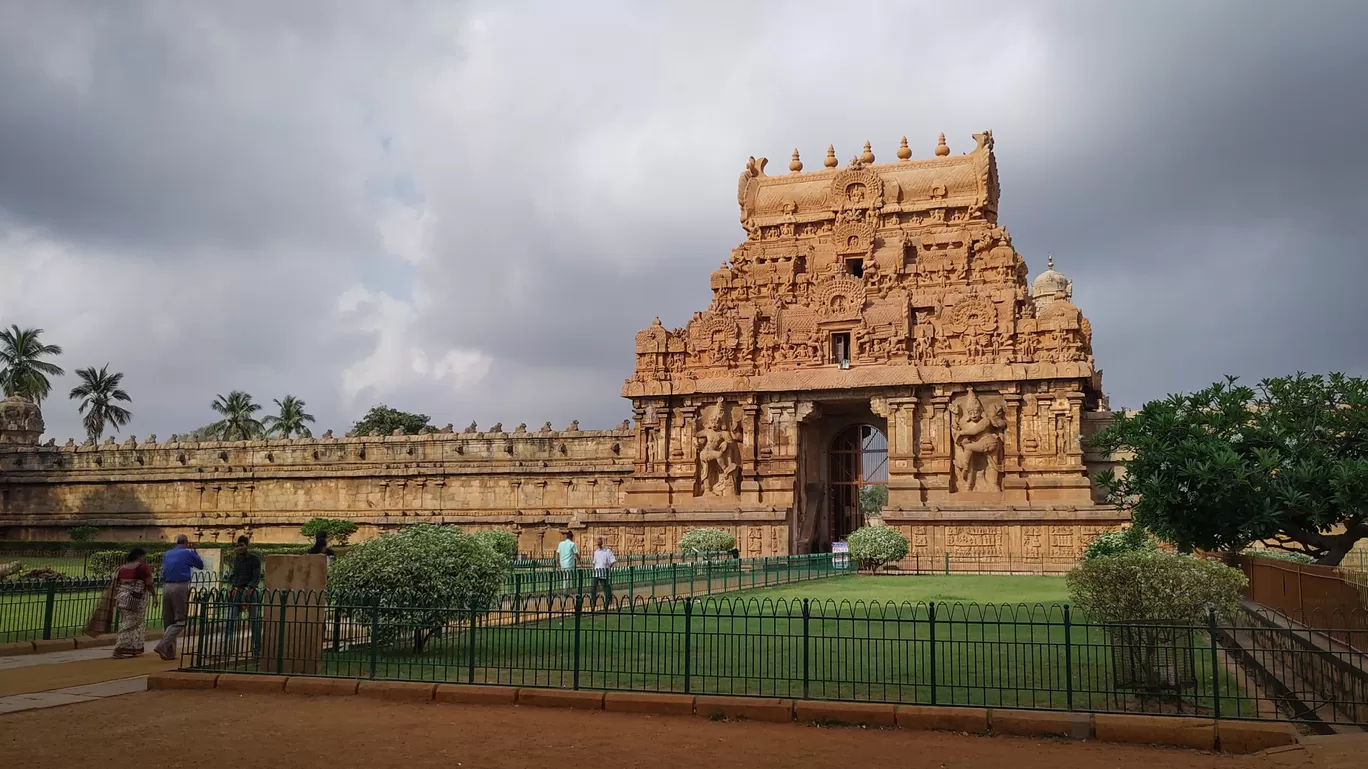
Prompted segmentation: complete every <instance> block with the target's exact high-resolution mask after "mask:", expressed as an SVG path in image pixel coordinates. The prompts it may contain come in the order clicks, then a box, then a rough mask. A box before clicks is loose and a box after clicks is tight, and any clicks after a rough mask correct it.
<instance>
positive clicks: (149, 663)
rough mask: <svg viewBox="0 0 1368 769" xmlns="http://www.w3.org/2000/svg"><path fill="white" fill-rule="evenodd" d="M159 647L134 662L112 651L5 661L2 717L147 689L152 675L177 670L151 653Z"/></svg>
mask: <svg viewBox="0 0 1368 769" xmlns="http://www.w3.org/2000/svg"><path fill="white" fill-rule="evenodd" d="M155 644H156V642H155V641H149V642H148V644H147V653H146V654H145V655H143V656H142V657H135V658H133V659H114V658H113V657H111V656H110V653H111V650H110V649H109V647H103V648H95V649H73V650H71V651H61V652H51V653H48V654H23V655H18V656H13V657H0V714H3V713H15V712H18V711H21V710H34V709H37V708H50V707H56V706H58V705H71V704H75V703H78V702H90V701H92V700H97V699H102V698H105V697H113V696H116V695H120V694H129V693H131V692H140V691H143V690H145V689H146V688H147V675H148V674H149V673H155V672H159V671H162V670H170V669H172V668H174V667H176V663H175V662H166V661H165V660H162V659H161V658H159V657H158V656H157V655H156V654H155V653H154V652H153V651H152V647H153V646H154V645H155Z"/></svg>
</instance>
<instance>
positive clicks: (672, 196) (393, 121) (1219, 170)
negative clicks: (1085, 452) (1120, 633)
mask: <svg viewBox="0 0 1368 769" xmlns="http://www.w3.org/2000/svg"><path fill="white" fill-rule="evenodd" d="M738 5H739V6H740V7H736V6H738ZM375 8H378V6H375ZM387 8H388V7H387ZM0 13H2V14H4V16H3V22H4V23H0V30H5V31H0V93H4V94H6V98H5V99H3V100H0V169H3V173H0V235H3V234H4V232H5V230H4V227H5V226H6V225H8V227H9V228H10V232H11V233H12V234H11V237H10V245H9V247H8V248H7V249H6V250H4V251H0V254H2V255H3V258H4V259H7V260H15V259H20V258H23V257H24V256H25V255H29V254H38V253H47V252H48V251H50V250H53V249H56V250H58V251H60V252H61V254H62V255H61V256H54V257H51V258H50V259H49V261H47V262H44V264H47V265H49V266H48V267H45V268H43V270H41V271H35V269H23V268H19V269H15V268H13V267H12V266H10V265H0V276H6V275H8V276H12V277H13V278H14V279H15V280H23V281H27V282H28V284H29V288H27V289H19V288H15V287H13V286H11V287H10V288H8V289H7V288H5V287H3V286H0V302H6V303H8V304H0V321H4V322H13V321H12V320H11V319H10V318H11V316H16V317H18V318H20V319H21V322H25V323H28V324H30V325H41V326H44V327H46V328H49V329H50V330H52V331H53V332H54V333H55V332H58V331H60V332H61V333H63V334H65V335H66V336H65V337H64V338H62V339H60V340H54V341H60V342H62V343H64V344H66V346H67V347H68V350H69V355H68V357H69V358H72V359H73V360H72V361H69V362H68V363H69V365H68V368H72V367H74V366H75V365H86V363H85V359H86V358H91V359H93V358H99V360H100V361H101V362H102V361H103V360H104V359H109V360H111V361H113V362H115V365H116V367H122V368H123V369H125V370H127V371H128V372H129V376H130V380H134V379H136V381H137V383H138V392H136V393H135V396H138V397H139V399H140V403H139V408H138V409H136V411H137V421H136V423H135V431H136V432H140V433H141V432H149V431H154V430H155V431H158V432H160V433H162V434H163V435H165V434H167V433H169V432H172V431H181V430H187V429H190V428H193V427H195V426H198V425H199V424H202V423H203V422H205V421H208V418H209V416H210V415H209V414H208V413H207V412H206V411H205V409H204V406H203V404H207V401H208V399H209V398H212V396H213V394H214V393H215V392H220V391H226V390H227V389H230V388H235V387H237V388H244V389H248V390H250V391H252V392H254V393H256V394H257V395H258V399H259V400H264V401H267V402H269V398H271V397H279V396H281V395H283V394H284V393H285V392H291V393H294V394H297V395H301V396H303V397H305V399H306V400H308V401H309V402H310V404H311V406H313V409H314V411H315V413H316V414H318V416H319V417H320V422H322V423H323V425H322V426H324V427H335V428H344V427H345V424H346V423H347V422H348V421H350V420H351V419H354V418H355V417H356V416H357V415H358V412H359V411H360V410H363V409H364V408H365V406H367V405H369V404H370V403H373V402H377V401H381V400H383V401H385V402H387V403H389V404H390V405H393V406H398V407H401V408H411V409H413V410H418V411H424V412H426V413H428V414H431V415H432V416H433V417H434V420H435V421H437V422H438V424H442V423H445V422H455V423H465V422H468V421H469V420H470V419H476V420H478V421H479V422H480V423H481V424H489V423H492V422H493V421H496V420H498V421H502V422H503V423H504V424H505V426H512V425H515V424H517V423H518V422H522V421H526V422H527V423H528V424H529V425H532V426H533V427H535V426H537V425H539V424H540V422H542V421H545V420H551V421H552V422H553V424H556V425H557V426H562V425H563V424H564V423H567V422H568V421H569V420H570V419H575V418H578V419H580V420H581V422H582V423H583V424H584V425H585V426H586V427H591V426H607V425H609V424H613V423H616V422H617V421H619V420H620V419H621V418H622V417H623V416H625V415H626V414H627V404H626V403H625V402H624V401H622V400H621V399H620V398H619V397H618V396H617V392H618V390H619V388H620V386H621V382H622V379H623V377H625V376H627V375H628V374H629V373H630V371H631V367H632V344H633V335H634V333H635V331H636V330H637V329H639V328H641V327H642V326H644V325H646V324H648V323H649V322H650V320H651V318H652V317H653V316H656V315H659V316H661V318H662V320H663V321H664V322H665V323H666V324H667V325H681V324H683V323H685V322H687V320H688V318H689V316H690V314H691V313H692V312H694V311H698V310H702V309H704V308H706V306H707V303H708V301H709V298H710V297H709V291H708V288H707V276H708V273H709V272H710V271H711V270H712V269H714V268H716V267H717V265H718V264H719V263H721V262H722V261H723V260H724V259H726V257H727V255H728V253H729V251H730V249H731V248H732V247H733V246H734V245H736V243H737V242H738V241H739V240H740V238H741V237H742V233H741V230H740V227H739V226H738V224H737V221H736V216H737V214H736V210H735V199H734V196H733V194H732V184H733V183H734V181H735V179H736V174H737V173H739V172H740V169H741V166H742V164H743V162H744V159H745V157H746V156H748V155H767V156H768V157H770V159H771V163H770V172H771V173H782V172H783V169H784V167H785V165H786V164H787V160H788V155H789V152H790V151H791V149H792V148H793V147H794V146H795V145H797V146H798V147H799V148H800V149H801V150H802V153H803V158H804V161H805V163H806V164H807V165H808V167H809V168H816V167H819V166H820V163H821V158H822V155H823V153H824V151H825V148H826V146H827V144H828V143H834V144H835V145H836V147H837V152H838V156H839V157H840V158H841V159H842V160H843V161H844V160H845V159H847V158H848V157H849V156H850V155H852V154H853V153H854V152H856V151H857V150H858V148H859V146H860V145H861V144H862V143H863V141H864V140H866V139H869V140H871V141H872V142H873V143H874V149H875V151H876V153H878V154H879V155H880V157H887V156H889V155H891V154H892V152H893V150H894V148H895V147H896V146H897V145H896V141H897V138H898V137H899V136H902V135H904V134H905V135H907V136H908V138H909V142H910V144H911V146H912V148H913V150H914V152H915V153H916V156H917V157H925V156H927V155H928V154H929V153H930V150H931V148H932V146H934V142H935V136H936V133H938V132H940V131H944V132H945V133H946V135H947V139H948V140H949V142H950V144H951V147H952V149H953V151H955V152H962V151H965V150H967V149H969V147H970V146H972V145H971V140H970V138H969V134H970V133H972V132H974V131H978V130H981V129H984V128H991V129H992V130H993V131H994V134H995V136H996V138H997V142H998V157H999V165H1000V169H1001V176H1002V187H1003V198H1002V206H1001V210H1002V223H1003V224H1005V225H1006V226H1007V227H1008V229H1009V230H1010V231H1011V232H1012V233H1013V236H1014V239H1015V243H1016V245H1017V247H1018V249H1019V250H1020V251H1022V253H1023V254H1024V255H1025V256H1026V258H1027V260H1028V262H1029V264H1030V265H1031V268H1032V275H1033V276H1034V275H1035V274H1038V273H1039V272H1040V271H1041V270H1042V269H1044V262H1045V255H1046V253H1054V254H1055V256H1056V260H1057V266H1058V267H1059V269H1060V270H1061V271H1063V272H1064V273H1065V274H1066V275H1068V276H1069V277H1070V278H1072V279H1074V281H1075V301H1076V303H1077V304H1079V306H1080V307H1082V308H1083V310H1084V312H1085V313H1087V314H1088V316H1089V317H1090V318H1091V320H1092V322H1093V327H1094V329H1095V349H1096V353H1097V359H1098V363H1099V365H1100V366H1102V367H1103V368H1104V369H1105V370H1106V372H1107V378H1106V384H1107V386H1108V389H1109V391H1110V392H1111V393H1112V394H1113V404H1114V405H1129V406H1138V405H1139V404H1140V403H1141V402H1143V401H1144V400H1146V399H1148V398H1153V397H1159V396H1162V395H1163V394H1165V393H1167V392H1169V391H1173V390H1179V389H1192V388H1195V387H1200V386H1202V385H1204V384H1206V383H1209V382H1210V381H1212V380H1213V379H1215V378H1218V377H1219V376H1221V375H1222V374H1224V373H1227V372H1229V373H1238V374H1245V375H1248V376H1251V377H1257V376H1263V375H1270V374H1279V373H1285V372H1290V371H1294V370H1297V369H1307V370H1316V371H1324V370H1331V369H1340V370H1347V371H1352V372H1356V373H1368V343H1364V342H1363V341H1362V340H1361V338H1360V334H1359V331H1358V329H1361V328H1364V327H1368V310H1365V307H1368V304H1366V303H1364V302H1363V301H1362V300H1361V299H1360V297H1359V296H1358V292H1359V290H1360V287H1361V286H1363V285H1365V284H1368V260H1364V259H1363V258H1362V256H1361V251H1362V246H1361V244H1360V240H1361V239H1360V238H1358V237H1356V236H1357V232H1356V228H1355V226H1354V225H1355V224H1356V223H1357V219H1358V217H1360V216H1361V215H1362V213H1361V212H1362V211H1364V210H1365V208H1366V206H1365V204H1368V199H1366V198H1365V192H1364V187H1363V185H1362V183H1361V179H1362V178H1363V177H1364V174H1365V172H1368V163H1365V161H1364V160H1363V158H1362V155H1361V153H1360V152H1359V151H1358V149H1357V147H1356V146H1355V138H1356V136H1357V134H1358V133H1359V132H1361V129H1360V127H1361V126H1362V125H1364V124H1365V120H1368V106H1366V105H1365V100H1363V99H1362V98H1359V97H1358V92H1359V91H1361V90H1362V85H1361V82H1360V81H1361V79H1362V73H1363V72H1364V71H1365V69H1366V68H1368V53H1365V50H1364V49H1365V46H1363V45H1362V44H1361V42H1360V41H1359V40H1358V39H1357V35H1358V34H1359V33H1360V31H1361V30H1362V29H1364V28H1366V27H1368V6H1365V5H1364V4H1361V3H1349V2H1344V3H1330V2H1323V3H1313V4H1309V5H1303V6H1299V7H1295V8H1294V7H1291V6H1288V7H1282V6H1280V5H1277V4H1271V3H1270V4H1263V3H1257V4H1256V3H1247V2H1227V3H1214V2H1209V3H1200V4H1194V3H1185V2H1184V3H1180V2H1150V3H1135V4H1132V5H1121V4H1099V3H1083V2H1079V3H1039V4H1022V3H999V4H994V3H978V4H973V5H963V6H945V5H944V4H916V5H914V4H910V3H889V4H873V5H872V6H870V7H869V8H862V9H861V11H860V12H859V13H858V14H854V15H852V14H838V15H839V16H840V18H834V17H833V13H832V11H831V10H830V6H828V5H822V4H813V5H802V4H795V3H781V4H759V3H755V4H726V3H716V4H708V3H703V4H691V5H687V6H684V5H680V6H667V5H666V6H662V5H649V6H648V5H642V4H636V3H607V2H605V3H588V4H584V3H581V4H577V5H574V6H573V7H571V6H567V5H564V4H542V5H535V6H532V5H528V6H510V5H506V4H494V3H487V4H469V5H464V6H459V7H458V6H452V5H450V4H447V3H432V4H426V3H406V4H403V5H402V8H401V9H400V10H389V11H385V12H380V11H377V10H370V11H360V10H357V9H355V8H351V7H347V8H344V7H343V6H341V5H336V4H330V3H322V4H312V5H311V4H298V3H290V4H276V5H265V4H262V5H255V6H254V5H250V4H248V5H245V6H244V5H236V6H232V7H231V8H230V7H228V6H221V7H220V6H195V5H187V4H173V3H159V2H149V3H142V4H121V5H119V6H113V5H106V4H98V5H96V4H89V5H82V4H70V3H47V2H44V3H38V2H33V3H28V4H24V3H20V4H13V5H11V6H9V7H8V8H7V9H6V10H5V11H0ZM358 14H364V15H358ZM395 180H401V181H402V184H399V185H398V187H396V184H398V183H397V182H396V181H395ZM377 190H378V191H379V193H377ZM386 190H389V191H390V192H389V193H388V194H389V196H390V197H391V198H393V199H392V200H388V201H387V200H384V199H383V198H385V196H386V192H385V191H386ZM396 212H397V214H396ZM392 215H393V216H392ZM13 233H21V234H22V239H20V240H16V238H19V236H18V235H14V234H13ZM16 243H17V245H16ZM167 263H174V264H175V267H174V269H167V268H165V267H157V266H156V265H158V264H163V265H164V264H167ZM7 270H8V272H7ZM59 272H61V273H62V274H60V275H59V274H58V273H59ZM67 273H70V274H67ZM11 282H13V281H11ZM358 282H359V283H363V284H365V285H367V286H368V289H369V290H368V291H365V290H362V293H360V294H357V293H355V291H354V289H353V287H354V284H356V283H358ZM112 283H117V284H118V290H117V293H115V292H114V291H112V290H111V289H109V288H108V285H109V284H112ZM102 284H103V285H102ZM349 291H350V292H351V293H348V292H349ZM379 292H386V293H387V294H389V295H390V296H385V295H384V294H382V293H379ZM344 295H346V296H349V297H352V299H343V298H342V297H344ZM357 297H360V298H359V299H357ZM353 300H355V301H353ZM343 305H345V307H344V308H343V307H342V306H343ZM340 308H341V309H340ZM76 358H81V359H82V360H81V361H80V362H78V361H76V360H75V359H76ZM442 361H447V363H443V362H442ZM451 361H454V362H451ZM458 369H459V372H457V373H452V372H456V371H457V370H458ZM458 373H459V374H460V375H457V374H458ZM48 411H49V412H50V414H49V422H50V423H52V424H54V425H55V427H54V430H55V431H64V432H74V431H75V425H76V424H77V418H76V417H75V415H74V414H65V413H64V412H62V411H61V410H60V409H59V408H58V407H56V406H55V405H54V406H53V407H50V408H49V409H48ZM72 411H74V409H73V410H72Z"/></svg>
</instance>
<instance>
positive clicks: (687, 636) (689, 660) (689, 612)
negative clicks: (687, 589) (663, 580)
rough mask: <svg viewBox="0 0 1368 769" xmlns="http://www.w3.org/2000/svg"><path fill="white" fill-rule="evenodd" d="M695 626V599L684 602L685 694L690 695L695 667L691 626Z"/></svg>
mask: <svg viewBox="0 0 1368 769" xmlns="http://www.w3.org/2000/svg"><path fill="white" fill-rule="evenodd" d="M692 624H693V599H685V601H684V693H685V694H688V693H689V691H690V689H689V673H690V672H691V668H692V667H693V652H692V649H691V648H690V647H691V644H690V641H691V640H692V633H691V632H690V631H691V628H690V626H691V625H692Z"/></svg>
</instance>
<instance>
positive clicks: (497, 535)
mask: <svg viewBox="0 0 1368 769" xmlns="http://www.w3.org/2000/svg"><path fill="white" fill-rule="evenodd" d="M474 536H475V538H476V539H478V540H481V541H483V542H484V543H485V544H487V545H489V546H490V547H492V548H494V552H496V553H498V554H499V555H502V556H503V557H504V558H507V559H508V560H510V561H511V560H513V559H514V558H516V557H517V555H518V535H517V534H514V533H513V532H511V531H504V530H503V529H483V530H481V531H477V532H475V534H474Z"/></svg>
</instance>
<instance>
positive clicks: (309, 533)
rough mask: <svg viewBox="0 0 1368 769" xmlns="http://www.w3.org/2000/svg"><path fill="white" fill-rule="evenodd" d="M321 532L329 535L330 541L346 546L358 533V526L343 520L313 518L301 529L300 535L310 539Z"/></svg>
mask: <svg viewBox="0 0 1368 769" xmlns="http://www.w3.org/2000/svg"><path fill="white" fill-rule="evenodd" d="M320 531H321V532H323V533H325V534H327V535H328V541H330V542H335V543H337V544H338V545H345V544H347V538H348V537H350V536H351V535H353V534H355V533H356V524H355V523H352V522H351V521H347V520H343V519H341V518H311V519H309V521H308V522H307V523H305V524H304V525H303V526H301V527H299V533H300V534H302V535H303V536H305V537H307V538H309V539H313V538H314V537H316V536H318V532H320Z"/></svg>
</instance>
